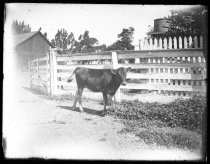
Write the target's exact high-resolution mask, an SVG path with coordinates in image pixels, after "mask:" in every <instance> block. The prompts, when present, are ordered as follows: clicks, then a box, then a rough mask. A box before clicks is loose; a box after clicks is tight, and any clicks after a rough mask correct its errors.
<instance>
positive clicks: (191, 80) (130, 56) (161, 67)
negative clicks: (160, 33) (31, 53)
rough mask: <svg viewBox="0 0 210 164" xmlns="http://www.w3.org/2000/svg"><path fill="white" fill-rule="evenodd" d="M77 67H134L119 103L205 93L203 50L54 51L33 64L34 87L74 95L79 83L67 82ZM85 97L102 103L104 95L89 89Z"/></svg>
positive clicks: (121, 93) (56, 93) (121, 91)
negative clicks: (152, 96)
mask: <svg viewBox="0 0 210 164" xmlns="http://www.w3.org/2000/svg"><path fill="white" fill-rule="evenodd" d="M126 61H130V62H126ZM131 62H132V63H131ZM78 66H81V67H87V68H97V69H108V68H114V69H116V68H118V67H131V68H132V70H131V71H130V72H129V73H128V75H127V81H128V83H127V85H126V86H121V87H120V89H118V92H117V93H116V98H117V100H118V101H119V100H123V99H128V97H129V96H132V95H135V98H136V97H138V94H146V93H150V94H151V93H154V94H163V95H177V96H192V95H193V94H205V93H206V83H205V77H206V62H205V59H204V57H203V50H202V49H198V48H193V49H176V50H174V49H169V50H165V49H164V50H142V51H115V52H100V53H78V54H71V55H59V54H57V51H56V50H53V49H52V50H51V51H50V52H49V56H47V57H44V58H39V59H36V60H33V61H31V62H30V68H31V69H30V70H31V87H32V88H37V89H39V90H41V91H43V92H45V93H48V94H52V95H61V94H70V93H73V94H74V93H75V91H76V89H77V87H76V81H75V80H73V82H71V83H68V82H67V79H68V77H69V76H70V74H71V73H72V72H73V70H74V69H75V68H76V67H78ZM83 95H84V96H85V97H89V98H93V99H102V94H101V93H93V92H91V91H89V90H88V89H85V90H84V93H83Z"/></svg>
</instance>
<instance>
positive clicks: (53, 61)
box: [49, 49, 57, 95]
mask: <svg viewBox="0 0 210 164" xmlns="http://www.w3.org/2000/svg"><path fill="white" fill-rule="evenodd" d="M56 52H57V49H50V54H49V58H50V92H51V95H56V94H57V76H56V74H57V69H56V66H57V62H56Z"/></svg>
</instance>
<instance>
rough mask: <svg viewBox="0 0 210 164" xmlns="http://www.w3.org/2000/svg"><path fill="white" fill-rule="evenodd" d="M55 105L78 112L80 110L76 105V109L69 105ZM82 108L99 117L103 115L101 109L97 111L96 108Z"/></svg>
mask: <svg viewBox="0 0 210 164" xmlns="http://www.w3.org/2000/svg"><path fill="white" fill-rule="evenodd" d="M56 107H59V108H62V109H66V110H71V111H74V112H79V113H80V110H79V108H78V107H76V109H73V108H72V107H70V106H62V105H58V106H56ZM83 110H84V112H85V113H88V114H92V115H97V116H100V117H104V116H105V114H104V112H103V111H98V110H94V109H88V108H83Z"/></svg>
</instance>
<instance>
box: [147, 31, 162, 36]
mask: <svg viewBox="0 0 210 164" xmlns="http://www.w3.org/2000/svg"><path fill="white" fill-rule="evenodd" d="M164 33H166V32H155V31H152V32H148V33H147V35H154V34H164Z"/></svg>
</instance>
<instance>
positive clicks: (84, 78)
mask: <svg viewBox="0 0 210 164" xmlns="http://www.w3.org/2000/svg"><path fill="white" fill-rule="evenodd" d="M130 69H131V67H129V68H123V67H120V68H118V69H89V68H84V67H77V68H76V69H75V70H74V71H73V73H72V74H71V76H70V77H69V78H68V80H67V82H71V81H72V80H73V76H74V75H75V77H76V82H77V91H76V95H75V99H74V103H73V109H75V107H76V103H77V100H78V101H79V109H80V112H83V108H82V102H81V97H82V92H83V89H84V88H88V89H89V90H90V91H92V92H102V94H103V100H104V112H105V111H106V104H107V94H109V95H111V96H113V95H114V94H115V93H116V91H117V89H118V88H119V87H120V85H126V75H127V72H128V71H129V70H130Z"/></svg>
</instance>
